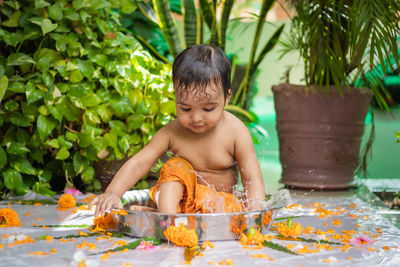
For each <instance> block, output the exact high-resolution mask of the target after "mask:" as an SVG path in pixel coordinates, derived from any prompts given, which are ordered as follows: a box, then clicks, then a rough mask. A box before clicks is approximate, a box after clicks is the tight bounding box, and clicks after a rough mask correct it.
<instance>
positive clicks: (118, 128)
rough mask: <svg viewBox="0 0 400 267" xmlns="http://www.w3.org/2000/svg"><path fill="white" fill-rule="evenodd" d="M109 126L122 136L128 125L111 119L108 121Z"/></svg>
mask: <svg viewBox="0 0 400 267" xmlns="http://www.w3.org/2000/svg"><path fill="white" fill-rule="evenodd" d="M109 125H110V128H111V129H113V130H115V132H116V133H117V134H118V136H123V135H125V134H126V130H127V129H128V127H127V126H126V124H125V123H123V122H122V121H119V120H112V121H110V122H109Z"/></svg>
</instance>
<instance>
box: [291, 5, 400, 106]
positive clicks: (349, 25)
mask: <svg viewBox="0 0 400 267" xmlns="http://www.w3.org/2000/svg"><path fill="white" fill-rule="evenodd" d="M286 2H288V3H290V4H291V7H292V8H293V10H294V11H295V15H294V16H293V17H292V30H291V33H290V35H289V41H288V42H286V43H285V44H286V48H285V51H286V52H287V51H289V50H292V49H297V50H298V51H299V53H300V57H301V58H302V59H303V61H304V73H305V74H304V76H305V82H306V84H307V85H313V86H314V87H318V88H319V89H320V90H322V86H326V88H327V89H326V90H328V88H329V85H335V86H336V88H337V90H339V92H341V88H342V86H343V85H344V86H346V87H348V86H350V85H354V84H355V82H356V81H357V80H359V79H360V78H361V79H363V80H365V82H366V83H369V84H370V85H371V88H372V90H373V92H374V95H375V98H376V100H377V101H378V103H379V104H380V105H384V106H385V107H387V108H388V106H387V103H386V101H385V100H384V97H383V95H385V94H387V91H386V90H385V89H384V87H383V85H382V82H381V81H379V78H378V77H375V75H374V73H373V72H370V74H369V75H370V77H368V80H369V81H367V77H366V73H367V72H368V70H371V69H372V68H373V66H374V64H375V62H376V61H378V62H379V63H380V65H381V66H387V65H388V63H387V62H390V60H391V56H393V57H394V60H395V62H396V63H397V65H398V64H399V54H398V47H397V42H396V39H397V35H398V34H399V32H400V26H399V23H398V22H399V20H400V12H399V11H400V3H399V1H397V0H384V1H373V0H340V1H336V0H329V1H326V0H314V1H296V0H289V1H286ZM388 68H390V69H391V70H392V71H393V66H392V64H389V66H388ZM382 70H383V72H384V73H386V67H383V68H382ZM326 93H327V94H328V93H329V92H328V91H327V92H326Z"/></svg>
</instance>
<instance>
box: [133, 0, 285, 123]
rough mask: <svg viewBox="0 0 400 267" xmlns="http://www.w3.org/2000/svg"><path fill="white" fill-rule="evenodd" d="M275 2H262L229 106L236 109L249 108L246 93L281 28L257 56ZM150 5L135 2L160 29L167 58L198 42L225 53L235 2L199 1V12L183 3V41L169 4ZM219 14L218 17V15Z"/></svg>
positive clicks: (164, 1) (188, 0) (159, 1)
mask: <svg viewBox="0 0 400 267" xmlns="http://www.w3.org/2000/svg"><path fill="white" fill-rule="evenodd" d="M275 2H276V0H263V1H262V7H261V11H260V14H259V16H258V17H257V30H256V33H255V36H254V40H253V43H252V49H251V54H250V57H249V61H248V64H247V68H246V74H245V76H244V78H243V79H242V81H241V84H240V86H239V88H238V90H237V92H235V94H234V96H233V98H232V104H233V105H236V106H239V107H240V108H242V109H243V108H245V109H249V107H250V105H249V102H247V103H246V98H247V97H248V96H249V95H248V91H250V90H252V89H251V88H252V87H253V86H254V80H255V77H256V73H257V68H258V66H259V65H260V63H261V62H262V60H263V59H264V58H265V56H266V55H267V54H268V52H269V51H271V50H272V49H273V48H274V46H275V45H276V43H277V41H278V39H279V37H280V35H281V33H282V31H283V28H284V25H282V26H280V27H279V28H278V29H277V30H276V31H275V33H274V34H273V35H272V36H271V38H270V39H269V40H268V41H267V42H266V44H265V45H264V46H263V48H262V49H261V51H260V52H259V53H258V55H257V56H256V54H257V48H258V46H259V42H260V37H261V34H262V29H263V26H264V24H265V19H266V15H267V14H268V12H269V11H270V9H271V8H272V7H273V5H274V3H275ZM152 3H153V6H151V5H150V4H147V3H145V2H144V1H140V0H137V4H138V7H139V8H140V10H141V11H142V12H143V14H144V15H145V16H146V17H147V18H148V19H149V20H151V21H152V22H153V23H154V25H158V27H159V28H160V29H161V31H162V33H163V36H164V38H165V40H166V43H167V44H168V47H169V51H170V55H172V57H173V58H175V57H176V56H177V54H178V53H179V52H181V51H182V50H183V48H185V47H189V46H192V45H195V44H200V43H208V44H211V45H214V46H217V47H220V48H221V49H222V50H225V44H226V39H227V38H226V36H227V29H228V25H229V22H230V18H229V17H230V14H231V11H232V7H233V5H234V3H235V0H226V1H208V0H200V1H199V5H198V9H197V8H196V7H195V4H194V1H193V0H183V1H182V7H181V8H182V9H181V14H182V17H183V18H182V24H183V26H182V28H183V40H181V38H180V36H179V34H178V30H177V26H176V21H175V20H174V19H173V16H172V11H171V8H170V4H169V1H168V0H153V1H152ZM153 7H154V8H153ZM219 11H220V14H219V15H218V12H219ZM218 18H219V19H218ZM205 26H206V27H207V30H208V32H209V35H208V40H204V39H205V37H206V34H205V33H206V29H204V27H205ZM140 41H141V42H142V43H143V45H144V46H145V47H148V48H149V49H150V51H152V53H154V55H155V56H156V57H158V58H160V59H162V60H164V61H165V62H166V60H168V59H166V58H165V57H163V56H162V55H160V53H158V52H157V49H155V48H153V47H152V45H151V44H150V43H148V42H146V40H144V39H140ZM182 44H183V47H182ZM242 116H246V115H242Z"/></svg>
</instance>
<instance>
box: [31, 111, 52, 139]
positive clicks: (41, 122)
mask: <svg viewBox="0 0 400 267" xmlns="http://www.w3.org/2000/svg"><path fill="white" fill-rule="evenodd" d="M56 126H57V121H56V120H54V119H53V118H51V117H46V116H43V115H39V117H38V120H37V123H36V128H37V131H38V133H39V136H40V139H41V140H42V141H44V140H45V139H46V138H47V137H48V136H49V134H50V133H51V132H52V131H53V130H54V128H55V127H56Z"/></svg>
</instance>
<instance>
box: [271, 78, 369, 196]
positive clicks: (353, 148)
mask: <svg viewBox="0 0 400 267" xmlns="http://www.w3.org/2000/svg"><path fill="white" fill-rule="evenodd" d="M272 91H273V93H274V100H275V110H276V116H277V118H276V129H277V132H278V137H279V153H280V155H279V156H280V160H281V164H282V179H281V181H280V182H282V183H284V184H285V185H287V186H289V187H294V188H303V189H325V190H332V189H333V190H336V189H346V188H350V187H352V186H353V177H354V171H355V169H356V167H357V165H358V162H359V150H360V143H361V138H362V135H363V132H364V121H365V116H366V115H367V113H368V107H369V103H370V101H371V98H372V92H371V91H370V90H366V89H358V88H357V89H356V88H350V89H349V90H347V89H346V88H343V89H342V91H343V97H342V96H341V95H340V94H339V93H338V92H337V90H336V87H335V86H331V87H330V88H329V96H326V93H325V88H323V89H322V92H324V93H320V92H316V93H312V88H311V87H309V89H308V90H307V88H306V87H305V86H297V85H291V84H281V85H277V86H273V87H272Z"/></svg>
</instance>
